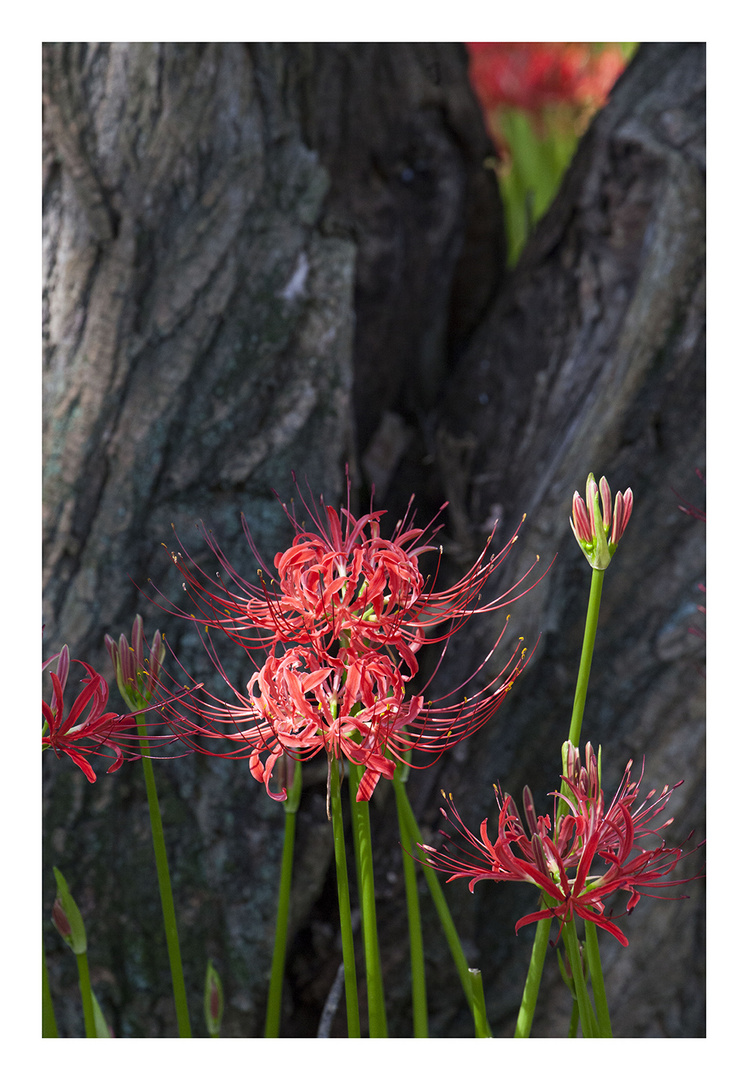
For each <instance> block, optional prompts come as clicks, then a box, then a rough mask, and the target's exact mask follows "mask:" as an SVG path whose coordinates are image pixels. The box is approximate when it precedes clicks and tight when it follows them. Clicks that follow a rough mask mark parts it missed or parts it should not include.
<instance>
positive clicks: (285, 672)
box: [170, 490, 530, 800]
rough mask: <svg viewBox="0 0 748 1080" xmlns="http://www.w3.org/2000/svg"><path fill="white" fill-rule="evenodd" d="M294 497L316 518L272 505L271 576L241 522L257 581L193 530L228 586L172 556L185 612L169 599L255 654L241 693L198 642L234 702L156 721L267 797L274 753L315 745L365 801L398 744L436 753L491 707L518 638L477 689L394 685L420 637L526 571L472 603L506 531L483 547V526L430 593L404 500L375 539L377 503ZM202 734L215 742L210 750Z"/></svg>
mask: <svg viewBox="0 0 748 1080" xmlns="http://www.w3.org/2000/svg"><path fill="white" fill-rule="evenodd" d="M349 499H350V490H349ZM304 506H305V509H306V511H307V513H308V514H309V516H310V518H311V520H312V522H313V524H314V526H316V528H307V527H304V526H302V525H301V524H299V522H298V521H297V519H296V518H295V516H294V514H293V513H292V512H289V511H288V510H287V509H286V508H285V507H284V509H286V513H287V515H288V518H289V521H290V522H291V524H292V526H293V528H294V532H295V536H294V539H293V542H292V543H291V545H290V547H289V548H288V549H287V550H285V551H282V552H279V553H278V554H277V555H276V557H275V575H272V574H271V572H270V571H269V570H268V569H267V567H265V566H263V565H262V561H261V559H260V557H259V554H258V552H257V549H256V546H255V544H254V542H253V540H252V537H251V535H250V533H249V530H248V528H247V526H246V522H244V530H245V535H246V537H247V541H248V543H249V545H250V548H251V550H252V552H253V554H254V555H255V556H256V558H257V559H258V561H259V562H260V566H261V569H260V571H259V583H258V584H257V585H254V584H250V583H249V582H247V581H245V580H244V579H242V578H240V577H239V576H238V575H237V574H236V572H235V571H234V569H233V568H232V567H231V565H230V564H229V562H228V560H227V559H226V558H225V556H224V555H223V553H222V552H221V550H220V548H219V547H218V546H217V545H216V543H215V541H214V540H213V538H212V536H211V535H210V534H209V533H207V532H206V531H205V530H203V535H204V537H205V538H206V540H207V542H208V545H209V547H210V548H211V550H212V551H213V553H214V554H215V555H216V556H217V558H218V560H219V563H220V565H221V567H222V569H223V571H224V572H225V573H226V574H227V575H228V578H229V581H230V584H229V585H224V584H223V581H222V580H221V578H220V577H219V578H218V579H217V581H216V579H213V578H210V577H208V575H206V574H204V573H203V572H202V571H200V570H199V569H198V567H197V565H196V563H195V562H194V560H192V559H189V558H186V557H185V556H183V555H173V556H172V557H173V559H174V562H175V564H176V565H177V567H178V568H179V569H180V571H181V573H182V575H183V578H184V588H185V591H186V592H187V593H188V595H189V596H190V598H191V599H192V601H193V603H194V606H195V608H196V611H197V614H195V613H187V612H185V611H184V610H182V609H176V608H174V607H172V610H176V611H177V613H178V614H180V615H183V616H186V617H189V618H191V619H192V620H193V621H194V622H196V623H197V624H198V625H200V626H202V627H204V628H205V630H207V631H208V635H209V634H210V631H212V630H221V631H223V633H225V634H226V635H228V637H229V638H230V639H232V640H233V641H235V642H238V643H239V644H241V646H242V647H243V648H244V650H245V651H246V653H247V654H248V655H250V654H251V652H252V650H255V649H257V648H262V649H264V650H265V651H266V654H267V655H266V658H265V661H264V663H263V664H262V665H261V666H259V670H257V671H256V672H255V673H254V674H253V675H252V676H251V678H250V679H249V681H248V683H247V687H246V693H243V692H241V691H239V690H238V689H236V688H235V687H233V686H232V684H231V682H230V680H229V679H228V677H227V676H226V674H225V671H224V668H223V665H222V664H221V661H220V660H219V657H218V655H217V653H216V650H215V647H214V646H213V644H212V643H211V644H208V645H207V648H208V651H209V654H210V655H211V658H212V660H213V662H214V664H215V665H216V667H217V668H218V670H219V672H220V673H221V675H222V676H223V678H224V679H225V681H226V683H227V684H228V686H229V687H230V688H231V690H232V692H233V695H234V697H235V699H236V703H235V704H229V703H227V702H225V701H222V700H219V699H218V698H212V699H211V701H210V702H209V703H208V704H207V705H202V706H200V707H199V709H198V710H197V711H198V720H197V721H196V720H195V719H194V718H185V717H184V716H180V715H179V713H178V711H174V713H173V715H172V718H171V721H170V722H171V725H172V728H173V730H174V731H176V732H177V733H178V734H179V736H180V738H182V739H183V740H184V741H185V742H186V743H187V744H188V745H189V746H191V748H192V749H194V750H196V751H198V752H201V753H208V754H214V755H216V756H223V757H245V758H248V760H249V765H250V770H251V772H252V775H253V776H254V777H255V778H256V779H258V780H260V781H262V782H263V783H264V784H265V785H266V788H267V791H268V793H269V794H270V795H271V797H272V798H276V799H285V798H286V791H285V788H283V789H282V790H281V791H280V792H279V793H273V791H272V790H271V782H272V779H273V770H274V768H275V766H276V764H277V763H278V761H279V760H280V759H281V758H282V757H283V756H284V755H289V756H291V757H293V758H297V759H299V760H302V759H305V758H309V757H313V756H314V755H316V754H317V753H320V752H324V753H326V754H327V755H328V757H329V758H330V759H332V758H337V759H341V758H347V759H348V760H349V761H352V762H355V763H357V764H360V765H363V766H364V774H363V779H362V781H361V783H360V785H359V789H358V792H357V799H358V800H368V799H369V798H370V797H371V795H372V792H373V791H374V788H375V786H376V784H377V783H378V781H379V779H380V777H382V776H384V777H386V778H391V777H392V775H393V772H394V769H395V764H396V762H397V761H398V760H402V759H403V758H404V756H405V755H406V754H408V753H409V751H411V750H413V749H420V750H425V751H427V752H429V753H432V754H442V753H444V751H445V750H447V749H449V748H450V747H452V746H454V745H456V743H457V742H459V741H460V740H461V739H463V738H465V737H466V736H467V735H468V734H470V732H471V731H474V730H475V729H476V728H477V727H479V726H480V725H482V724H483V723H485V721H486V720H487V719H488V718H489V716H491V715H492V714H493V713H494V712H495V711H496V709H497V708H498V707H499V705H500V704H501V702H502V701H503V699H504V697H505V696H506V694H507V693H508V691H509V689H510V687H511V685H512V683H513V681H514V679H515V678H516V677H517V675H518V673H519V672H520V671H521V670H522V668H523V666H524V665H525V663H526V662H527V659H528V658H527V656H526V653H525V652H524V650H522V648H521V645H520V646H518V647H517V649H516V650H515V652H514V654H513V656H512V658H511V660H510V662H509V663H508V664H507V665H506V666H505V668H504V669H503V670H502V672H501V673H500V674H499V675H498V676H496V677H494V678H493V679H491V680H490V682H489V684H488V685H487V686H486V687H484V688H483V690H482V692H480V693H478V694H474V695H472V696H469V697H463V699H462V700H461V701H460V702H459V703H457V704H453V705H446V704H444V699H440V700H439V701H436V702H434V701H427V700H426V697H425V688H421V690H420V692H419V693H415V694H412V693H409V686H408V684H409V683H410V682H411V680H412V679H413V678H414V677H415V675H416V674H417V672H418V669H419V663H418V658H417V653H418V651H419V650H420V649H421V648H422V647H423V645H424V644H426V643H427V641H428V642H431V643H433V642H443V643H446V641H447V640H448V639H449V638H450V637H451V636H452V634H454V633H455V631H456V630H457V629H458V628H459V627H460V626H461V625H462V624H463V623H464V622H465V620H466V619H468V618H469V617H470V616H471V615H473V614H475V613H477V612H487V611H496V610H498V609H499V608H501V607H503V606H505V605H506V604H508V603H510V602H511V600H513V599H516V598H517V596H518V595H522V593H521V590H520V586H521V584H522V582H524V580H525V578H526V577H527V574H525V575H524V576H523V578H521V579H520V581H519V582H517V583H516V584H515V585H514V586H512V588H511V589H510V590H508V592H507V593H504V594H503V595H502V596H499V597H497V598H495V599H494V600H491V601H489V602H487V603H481V598H480V594H481V589H482V588H483V586H484V585H485V583H486V581H487V579H488V577H489V576H490V575H491V574H492V573H493V572H494V571H495V570H496V569H497V567H498V566H499V565H500V564H501V563H502V562H503V560H504V558H505V557H506V555H507V553H508V551H509V550H510V548H511V545H512V543H513V542H514V540H515V539H516V535H517V534H516V533H515V534H514V536H513V537H512V539H511V540H510V542H509V544H507V545H506V546H505V547H504V549H503V550H502V551H500V552H499V553H498V554H493V555H490V554H489V549H490V545H491V542H492V539H493V534H492V536H491V537H489V539H488V541H487V542H486V546H485V547H484V549H483V551H482V553H481V555H480V557H479V558H478V559H477V560H476V562H475V563H474V564H473V566H472V567H471V569H470V570H469V571H468V572H467V573H466V574H465V575H464V576H463V577H462V578H461V580H460V581H458V582H457V583H456V584H455V585H453V586H452V587H451V588H448V589H445V590H442V591H437V590H435V589H434V587H433V586H432V585H431V584H429V582H428V580H427V579H425V578H424V576H423V574H422V572H421V570H420V568H419V562H418V560H419V556H421V555H422V554H424V553H425V552H426V551H435V550H436V548H435V545H434V544H433V538H434V535H435V533H436V532H437V528H435V527H433V523H432V526H430V527H429V528H428V529H421V528H416V527H415V526H414V525H413V523H412V518H410V517H409V515H410V512H411V507H409V508H408V515H406V518H405V519H404V520H403V521H401V522H400V523H399V524H398V526H397V527H396V529H395V531H394V534H393V536H392V538H391V539H389V540H387V539H384V538H383V537H382V535H381V525H380V522H381V518H382V516H383V514H384V511H373V510H372V511H371V512H370V513H368V514H364V515H363V516H362V517H360V518H356V517H355V516H354V515H353V514H352V513H351V510H350V502H349V504H348V506H346V507H343V508H342V509H341V510H340V512H338V511H336V510H335V509H334V508H333V507H331V506H326V505H325V504H324V503H323V502H321V510H320V511H317V510H316V509H315V508H314V507H313V506H309V505H307V504H304ZM527 573H528V574H529V573H530V571H528V572H527ZM444 624H446V626H445V625H444ZM428 631H431V636H430V637H429V638H428V639H427V637H426V633H427V632H428ZM501 636H503V631H502V635H501ZM501 636H500V638H499V640H501ZM208 640H209V641H210V638H209V636H208ZM497 645H498V642H497ZM494 648H495V646H494ZM493 652H494V650H493V649H492V650H491V653H490V654H489V656H488V657H486V660H484V662H483V664H482V665H481V668H483V667H485V665H486V663H487V662H488V661H489V659H490V658H491V656H492V654H493ZM432 678H433V675H432ZM458 689H460V690H461V689H462V687H460V688H458ZM215 740H220V741H221V742H222V744H223V745H222V746H219V747H218V748H217V749H215V750H213V749H211V747H212V746H213V745H214V742H215Z"/></svg>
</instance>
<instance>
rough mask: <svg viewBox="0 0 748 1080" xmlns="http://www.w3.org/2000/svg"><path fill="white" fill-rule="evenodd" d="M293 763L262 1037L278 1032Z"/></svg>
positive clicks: (294, 803) (295, 791) (295, 792)
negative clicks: (263, 1034)
mask: <svg viewBox="0 0 748 1080" xmlns="http://www.w3.org/2000/svg"><path fill="white" fill-rule="evenodd" d="M293 764H294V780H293V784H292V785H291V789H290V790H289V792H288V797H287V799H286V802H285V803H283V809H284V810H285V815H284V816H285V829H284V834H283V856H282V859H281V875H280V886H279V889H278V915H277V917H276V922H275V945H274V947H273V966H272V968H271V971H270V987H269V990H268V1003H267V1011H266V1014H265V1038H266V1039H277V1038H278V1036H279V1034H280V1017H281V999H282V996H283V974H284V971H285V966H286V944H287V940H288V912H289V907H290V902H291V879H292V875H293V851H294V841H295V838H296V811H297V809H298V805H299V798H300V795H301V762H298V761H297V762H294V763H293Z"/></svg>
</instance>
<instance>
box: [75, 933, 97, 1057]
mask: <svg viewBox="0 0 748 1080" xmlns="http://www.w3.org/2000/svg"><path fill="white" fill-rule="evenodd" d="M75 959H76V960H77V961H78V986H79V987H80V992H81V1004H82V1005H83V1025H84V1028H85V1031H86V1038H87V1039H95V1038H96V1021H95V1019H94V1009H93V996H92V993H91V976H90V974H89V971H88V953H85V952H81V953H76V954H75Z"/></svg>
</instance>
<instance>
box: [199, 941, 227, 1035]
mask: <svg viewBox="0 0 748 1080" xmlns="http://www.w3.org/2000/svg"><path fill="white" fill-rule="evenodd" d="M203 1008H204V1010H205V1026H206V1027H207V1029H208V1034H209V1035H210V1036H211V1037H212V1038H218V1035H219V1033H220V1031H221V1019H222V1017H223V987H222V985H221V979H220V976H219V974H218V972H217V971H216V969H215V968H214V967H213V965H212V963H211V962H210V960H209V961H208V967H207V970H206V972H205V997H204V1000H203Z"/></svg>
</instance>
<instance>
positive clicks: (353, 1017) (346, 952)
mask: <svg viewBox="0 0 748 1080" xmlns="http://www.w3.org/2000/svg"><path fill="white" fill-rule="evenodd" d="M329 761H330V780H329V783H330V811H331V814H332V834H333V841H334V845H335V870H336V874H337V879H338V908H339V910H340V936H341V941H342V946H343V966H344V969H345V1007H346V1015H347V1018H348V1038H349V1039H359V1038H361V1025H360V1021H359V1015H358V988H357V986H356V954H355V949H354V945H353V926H352V923H351V900H350V893H349V891H348V869H347V865H346V859H345V833H344V831H343V809H342V805H341V799H340V776H339V774H338V761H337V759H336V758H334V757H330V759H329Z"/></svg>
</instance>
